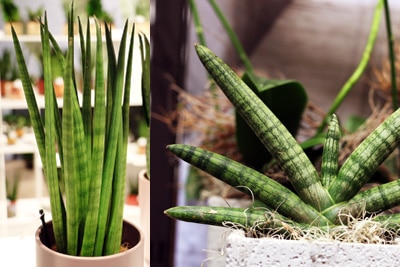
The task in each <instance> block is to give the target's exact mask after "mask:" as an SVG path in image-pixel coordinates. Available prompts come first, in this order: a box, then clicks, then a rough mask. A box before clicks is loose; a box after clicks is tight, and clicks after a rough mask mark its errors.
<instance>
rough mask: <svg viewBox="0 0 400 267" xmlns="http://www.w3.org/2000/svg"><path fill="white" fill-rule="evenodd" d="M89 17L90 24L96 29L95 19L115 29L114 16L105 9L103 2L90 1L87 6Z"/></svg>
mask: <svg viewBox="0 0 400 267" xmlns="http://www.w3.org/2000/svg"><path fill="white" fill-rule="evenodd" d="M86 12H87V15H88V16H89V17H90V19H89V23H90V25H91V27H92V29H94V27H95V23H94V18H96V19H98V20H99V21H101V22H103V23H107V24H108V25H109V26H110V27H113V26H112V25H113V23H114V20H113V18H112V16H111V15H110V14H109V13H108V12H106V11H105V10H104V9H103V5H102V4H101V0H89V1H88V3H87V6H86Z"/></svg>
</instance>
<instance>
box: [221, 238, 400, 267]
mask: <svg viewBox="0 0 400 267" xmlns="http://www.w3.org/2000/svg"><path fill="white" fill-rule="evenodd" d="M226 242H227V243H226V266H230V267H237V266H248V267H249V266H360V267H361V266H362V267H365V266H400V257H399V253H400V246H399V245H372V244H355V243H340V242H335V243H330V242H309V241H294V240H278V239H273V238H258V239H256V238H246V237H245V236H244V233H243V231H233V232H232V233H230V234H229V235H228V237H227V240H226Z"/></svg>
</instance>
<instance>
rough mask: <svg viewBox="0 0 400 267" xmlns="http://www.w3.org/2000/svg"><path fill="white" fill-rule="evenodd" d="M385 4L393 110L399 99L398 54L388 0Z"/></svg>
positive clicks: (385, 0)
mask: <svg viewBox="0 0 400 267" xmlns="http://www.w3.org/2000/svg"><path fill="white" fill-rule="evenodd" d="M383 3H384V6H385V22H386V31H387V37H388V47H389V62H390V79H391V83H392V99H393V111H395V110H396V109H397V108H398V106H399V105H398V100H397V83H396V67H395V62H396V55H395V53H394V48H393V43H394V37H393V33H392V26H391V23H390V12H389V4H388V1H387V0H384V1H383Z"/></svg>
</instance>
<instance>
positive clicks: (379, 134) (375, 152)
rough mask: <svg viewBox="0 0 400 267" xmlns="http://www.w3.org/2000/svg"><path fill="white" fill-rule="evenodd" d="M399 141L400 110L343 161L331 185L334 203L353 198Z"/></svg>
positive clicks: (330, 189)
mask: <svg viewBox="0 0 400 267" xmlns="http://www.w3.org/2000/svg"><path fill="white" fill-rule="evenodd" d="M399 142H400V109H398V110H396V111H395V112H393V113H392V114H391V115H390V116H389V117H388V118H387V119H386V120H385V121H384V122H383V123H382V124H381V125H380V126H379V127H378V128H376V129H375V130H374V131H373V132H372V133H371V134H370V135H369V136H368V137H367V138H366V139H365V140H364V141H363V142H362V143H361V144H360V145H359V146H358V147H357V148H356V149H355V150H354V151H353V153H352V154H351V155H350V156H349V158H348V159H347V160H346V161H345V163H343V166H342V167H341V168H340V170H339V173H338V176H337V178H336V179H335V180H333V181H332V183H331V185H330V187H329V193H330V194H331V196H332V198H333V199H334V200H335V202H336V203H339V202H342V201H346V200H349V199H350V198H352V197H353V196H354V195H355V194H356V193H357V192H358V191H359V190H360V189H361V187H362V186H363V185H364V184H365V183H366V182H367V181H368V179H369V178H370V177H371V175H372V174H373V173H374V172H375V171H376V169H377V168H378V167H379V165H381V164H382V162H383V161H384V160H385V159H386V158H387V157H388V156H389V155H390V153H392V151H393V150H394V149H395V148H396V147H397V145H398V144H399Z"/></svg>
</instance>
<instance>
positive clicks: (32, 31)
mask: <svg viewBox="0 0 400 267" xmlns="http://www.w3.org/2000/svg"><path fill="white" fill-rule="evenodd" d="M27 11H28V21H27V22H26V34H28V35H40V22H39V20H40V17H41V16H42V15H43V7H42V6H40V7H38V8H37V9H36V10H33V9H31V8H27Z"/></svg>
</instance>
